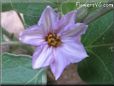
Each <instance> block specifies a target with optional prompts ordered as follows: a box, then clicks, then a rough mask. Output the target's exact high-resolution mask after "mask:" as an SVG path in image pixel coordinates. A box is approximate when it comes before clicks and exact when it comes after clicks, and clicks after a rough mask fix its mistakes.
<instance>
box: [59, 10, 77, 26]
mask: <svg viewBox="0 0 114 86" xmlns="http://www.w3.org/2000/svg"><path fill="white" fill-rule="evenodd" d="M76 12H77V11H76V10H75V11H71V12H69V13H67V14H66V15H64V16H63V17H62V18H61V20H60V22H59V24H60V28H64V27H65V26H66V25H69V24H74V23H75V19H76Z"/></svg>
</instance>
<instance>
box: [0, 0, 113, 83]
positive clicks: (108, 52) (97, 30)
mask: <svg viewBox="0 0 114 86" xmlns="http://www.w3.org/2000/svg"><path fill="white" fill-rule="evenodd" d="M76 1H80V0H72V1H69V0H61V1H60V0H58V1H53V0H48V1H44V2H43V1H40V0H39V1H37V0H33V1H32V0H29V1H26V0H25V1H21V0H20V1H16V0H4V2H3V1H2V2H3V3H2V11H3V12H4V11H9V10H16V11H17V12H20V13H23V14H24V19H25V22H24V26H25V27H28V26H30V25H33V24H36V23H37V21H38V19H39V17H40V15H41V13H42V11H43V9H44V8H45V7H46V6H47V5H51V6H52V7H53V8H55V10H59V11H60V12H62V13H63V14H65V13H67V12H69V11H71V10H74V9H77V8H79V7H77V6H76V5H75V2H76ZM94 1H96V2H99V1H101V0H94ZM108 1H109V0H102V2H103V3H104V2H108ZM63 2H65V3H63ZM80 2H82V3H90V0H81V1H80ZM99 9H100V8H99V7H96V8H92V7H89V8H83V9H80V11H81V13H80V14H79V15H78V21H80V22H82V21H83V20H84V19H85V18H86V17H87V16H89V15H91V14H92V15H93V17H94V16H96V15H94V14H93V13H96V14H99V13H97V12H98V10H99ZM104 9H105V8H104ZM88 25H89V28H88V30H87V33H86V34H85V35H83V37H82V42H83V44H84V45H85V47H86V50H87V52H88V55H89V57H88V58H86V59H85V60H83V61H82V62H80V63H79V64H78V72H79V75H80V77H81V78H82V80H84V81H86V82H87V83H90V84H107V83H110V84H114V64H113V62H114V10H112V11H109V12H106V13H105V14H103V15H101V16H100V17H99V18H97V19H95V20H94V21H92V22H90V23H89V24H88ZM1 31H2V30H1ZM1 31H0V32H1ZM3 34H4V33H1V36H0V38H1V43H2V44H3V43H4V42H5V41H4V39H3V38H2V35H3ZM11 53H13V51H12V52H9V53H8V52H5V53H2V54H1V61H0V62H1V63H2V64H1V68H2V70H1V72H2V73H1V76H2V78H1V83H2V84H41V83H46V82H47V78H46V71H45V69H39V70H32V68H31V57H30V56H29V55H21V54H19V55H15V53H13V54H11Z"/></svg>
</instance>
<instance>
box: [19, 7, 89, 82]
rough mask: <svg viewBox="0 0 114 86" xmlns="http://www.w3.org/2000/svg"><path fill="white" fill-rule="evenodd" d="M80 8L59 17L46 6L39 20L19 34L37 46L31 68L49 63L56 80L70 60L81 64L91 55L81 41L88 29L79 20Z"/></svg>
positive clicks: (24, 40)
mask: <svg viewBox="0 0 114 86" xmlns="http://www.w3.org/2000/svg"><path fill="white" fill-rule="evenodd" d="M76 15H77V11H76V10H74V11H71V12H69V13H67V14H66V15H64V16H60V15H59V14H57V13H56V12H54V10H53V9H52V8H51V7H50V6H47V7H46V8H45V9H44V11H43V13H42V15H41V17H40V19H39V21H38V23H37V24H36V25H33V26H30V27H29V28H27V29H26V30H25V31H24V32H22V33H21V34H20V37H19V40H20V41H21V42H22V43H25V44H30V45H33V46H35V47H36V50H35V52H34V54H33V56H32V67H33V69H38V68H42V67H47V66H49V67H50V69H51V71H52V73H53V75H54V76H55V79H56V80H57V79H58V78H59V77H60V76H61V74H62V72H63V71H64V69H65V68H66V67H67V66H68V65H69V64H71V63H78V62H80V61H82V60H83V59H84V58H86V57H87V56H88V55H87V53H86V50H85V48H84V46H83V44H82V43H81V36H82V34H84V33H85V32H86V30H87V27H88V26H87V25H86V24H84V23H78V22H77V23H76V22H75V19H76Z"/></svg>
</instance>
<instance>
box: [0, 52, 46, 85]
mask: <svg viewBox="0 0 114 86" xmlns="http://www.w3.org/2000/svg"><path fill="white" fill-rule="evenodd" d="M0 60H1V61H0V62H2V70H1V72H2V73H1V74H2V78H1V83H2V84H24V85H28V84H34V85H35V84H46V82H47V81H46V72H45V69H37V70H34V69H32V63H31V62H32V61H31V57H30V56H27V55H14V54H10V53H4V54H3V55H2V56H1V57H0Z"/></svg>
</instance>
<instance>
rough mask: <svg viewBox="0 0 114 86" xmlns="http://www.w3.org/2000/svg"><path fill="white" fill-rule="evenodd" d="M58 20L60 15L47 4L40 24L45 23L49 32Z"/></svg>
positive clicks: (45, 27) (46, 30)
mask: <svg viewBox="0 0 114 86" xmlns="http://www.w3.org/2000/svg"><path fill="white" fill-rule="evenodd" d="M57 20H58V15H57V14H56V13H55V12H54V10H53V9H52V8H51V7H50V6H47V7H46V9H45V10H44V11H43V13H42V15H41V18H40V19H39V22H38V25H43V26H44V29H45V32H46V33H47V32H50V30H52V27H53V25H54V23H55V22H56V21H57Z"/></svg>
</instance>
